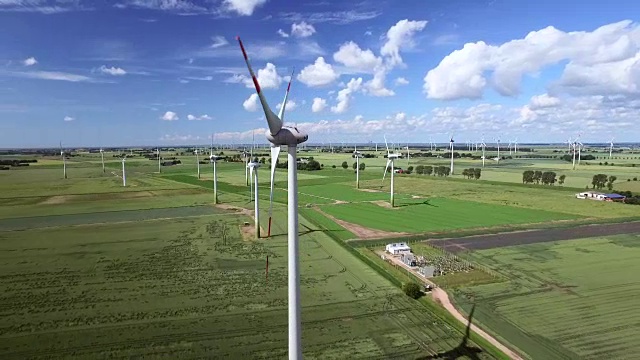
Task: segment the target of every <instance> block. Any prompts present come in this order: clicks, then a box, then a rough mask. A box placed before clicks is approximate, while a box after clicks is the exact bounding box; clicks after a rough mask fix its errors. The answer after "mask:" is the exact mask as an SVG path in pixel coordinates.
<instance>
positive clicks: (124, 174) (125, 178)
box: [122, 155, 127, 187]
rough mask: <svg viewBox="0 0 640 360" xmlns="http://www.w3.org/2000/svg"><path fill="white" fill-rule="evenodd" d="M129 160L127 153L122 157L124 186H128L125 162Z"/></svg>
mask: <svg viewBox="0 0 640 360" xmlns="http://www.w3.org/2000/svg"><path fill="white" fill-rule="evenodd" d="M126 160H127V155H125V156H124V157H123V158H122V186H123V187H126V186H127V173H126V172H125V170H124V163H125V161H126Z"/></svg>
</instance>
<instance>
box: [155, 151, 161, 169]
mask: <svg viewBox="0 0 640 360" xmlns="http://www.w3.org/2000/svg"><path fill="white" fill-rule="evenodd" d="M156 154H157V155H158V174H161V173H162V168H161V166H160V165H161V164H160V148H159V147H158V148H156Z"/></svg>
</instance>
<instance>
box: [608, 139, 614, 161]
mask: <svg viewBox="0 0 640 360" xmlns="http://www.w3.org/2000/svg"><path fill="white" fill-rule="evenodd" d="M613 139H614V138H611V141H609V143H610V144H609V159H611V155H612V154H613Z"/></svg>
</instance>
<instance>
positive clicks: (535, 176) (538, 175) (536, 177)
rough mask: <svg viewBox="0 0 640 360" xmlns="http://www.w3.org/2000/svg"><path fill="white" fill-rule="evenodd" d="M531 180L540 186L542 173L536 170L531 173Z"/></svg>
mask: <svg viewBox="0 0 640 360" xmlns="http://www.w3.org/2000/svg"><path fill="white" fill-rule="evenodd" d="M533 180H534V181H535V182H536V184H540V180H542V171H540V170H536V171H535V172H534V173H533Z"/></svg>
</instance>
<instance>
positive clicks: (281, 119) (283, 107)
mask: <svg viewBox="0 0 640 360" xmlns="http://www.w3.org/2000/svg"><path fill="white" fill-rule="evenodd" d="M294 72H295V69H294V70H293V71H291V78H290V79H289V85H287V92H285V93H284V100H283V101H282V107H281V108H280V114H278V117H279V118H280V121H283V122H284V110H285V108H286V107H287V99H288V98H289V90H291V82H292V81H293V74H294Z"/></svg>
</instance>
